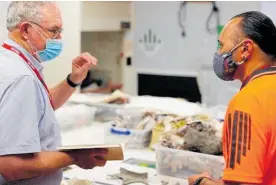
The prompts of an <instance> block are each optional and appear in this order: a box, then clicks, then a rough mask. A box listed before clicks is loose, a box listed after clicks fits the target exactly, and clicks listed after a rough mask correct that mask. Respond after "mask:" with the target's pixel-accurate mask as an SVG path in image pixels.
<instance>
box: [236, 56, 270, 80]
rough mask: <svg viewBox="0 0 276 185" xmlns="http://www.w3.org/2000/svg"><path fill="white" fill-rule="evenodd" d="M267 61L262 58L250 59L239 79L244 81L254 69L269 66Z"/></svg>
mask: <svg viewBox="0 0 276 185" xmlns="http://www.w3.org/2000/svg"><path fill="white" fill-rule="evenodd" d="M270 66H271V65H269V62H266V61H264V60H256V61H255V62H254V61H250V62H249V63H248V65H247V66H245V68H244V71H243V72H242V75H240V81H241V82H244V81H245V80H246V78H248V77H249V76H250V75H251V74H252V73H253V72H254V71H256V70H259V69H264V68H266V67H270Z"/></svg>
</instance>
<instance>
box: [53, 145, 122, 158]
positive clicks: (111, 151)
mask: <svg viewBox="0 0 276 185" xmlns="http://www.w3.org/2000/svg"><path fill="white" fill-rule="evenodd" d="M88 149H108V154H107V155H105V157H104V158H105V160H107V161H121V160H124V152H123V147H122V145H120V144H101V145H67V146H61V147H59V148H58V150H59V151H60V152H70V151H74V150H88Z"/></svg>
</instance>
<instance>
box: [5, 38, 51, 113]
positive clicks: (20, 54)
mask: <svg viewBox="0 0 276 185" xmlns="http://www.w3.org/2000/svg"><path fill="white" fill-rule="evenodd" d="M2 46H3V47H4V48H6V49H7V50H10V51H13V52H14V53H16V54H18V55H19V56H20V57H21V58H22V59H23V60H24V61H25V62H26V64H28V66H29V67H30V68H31V69H32V71H33V72H34V73H35V74H36V76H37V78H38V79H39V81H40V82H41V83H42V85H43V86H44V88H45V89H46V91H47V93H48V97H49V100H50V103H51V105H52V107H53V109H54V104H53V100H52V97H51V94H50V92H49V89H48V87H47V85H46V83H45V82H44V80H43V78H42V77H41V75H40V73H39V72H38V70H37V69H36V68H35V66H34V65H33V64H32V63H31V62H30V61H29V60H28V59H27V58H26V57H25V55H24V54H23V53H22V52H20V51H19V50H18V49H16V48H15V47H13V46H10V45H8V44H6V43H4V44H3V45H2Z"/></svg>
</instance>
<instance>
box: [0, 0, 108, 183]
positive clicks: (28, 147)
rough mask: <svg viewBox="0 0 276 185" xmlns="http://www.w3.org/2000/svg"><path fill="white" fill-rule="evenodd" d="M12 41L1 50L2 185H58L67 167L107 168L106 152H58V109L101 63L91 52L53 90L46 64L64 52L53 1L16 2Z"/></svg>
mask: <svg viewBox="0 0 276 185" xmlns="http://www.w3.org/2000/svg"><path fill="white" fill-rule="evenodd" d="M7 28H8V30H9V38H8V39H7V40H6V41H5V42H4V43H3V45H2V46H1V48H0V184H13V185H14V184H15V185H17V184H18V185H21V184H22V185H23V184H24V185H58V184H60V182H61V178H62V168H64V167H66V166H68V165H72V164H76V165H78V166H80V167H82V168H85V169H87V168H93V167H94V166H102V165H104V164H105V162H106V161H105V160H104V159H103V157H104V155H105V154H106V152H107V151H105V150H94V151H91V150H89V151H78V152H70V153H63V152H57V148H58V147H59V146H60V144H61V141H60V140H61V139H60V130H59V126H58V123H57V120H56V117H55V112H54V110H55V109H57V108H59V107H60V106H62V105H63V103H64V102H65V101H66V100H67V99H68V98H69V96H70V95H71V94H72V93H73V92H74V91H75V87H76V86H77V85H78V84H80V83H81V82H82V80H83V79H84V78H85V77H86V75H87V71H88V70H89V69H90V68H91V67H92V66H93V65H96V63H97V60H96V59H95V58H94V57H92V56H91V55H90V54H88V53H84V54H81V55H80V56H78V57H76V58H75V59H74V60H73V62H72V63H73V65H72V73H71V74H69V75H68V76H67V78H66V80H64V81H63V82H61V83H60V84H59V85H58V86H57V87H55V88H53V89H49V90H48V88H47V85H46V84H45V82H44V80H43V76H42V69H43V66H42V62H47V61H50V60H52V59H54V58H56V57H57V56H58V55H59V54H60V52H61V50H62V41H61V31H62V20H61V15H60V11H59V9H58V7H57V6H56V5H55V4H54V3H52V2H44V1H33V2H32V1H25V2H20V1H18V2H12V3H11V4H10V6H9V8H8V15H7Z"/></svg>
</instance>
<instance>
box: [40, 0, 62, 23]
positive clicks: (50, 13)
mask: <svg viewBox="0 0 276 185" xmlns="http://www.w3.org/2000/svg"><path fill="white" fill-rule="evenodd" d="M40 11H41V16H42V17H41V22H40V24H41V25H42V26H44V27H46V28H62V18H61V13H60V10H59V8H58V6H57V5H56V4H55V3H51V4H47V5H45V6H43V7H41V10H40Z"/></svg>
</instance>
